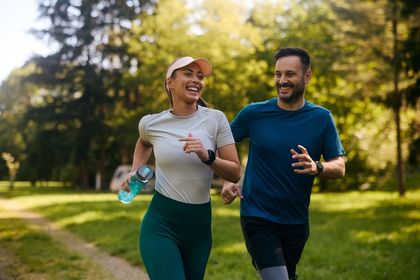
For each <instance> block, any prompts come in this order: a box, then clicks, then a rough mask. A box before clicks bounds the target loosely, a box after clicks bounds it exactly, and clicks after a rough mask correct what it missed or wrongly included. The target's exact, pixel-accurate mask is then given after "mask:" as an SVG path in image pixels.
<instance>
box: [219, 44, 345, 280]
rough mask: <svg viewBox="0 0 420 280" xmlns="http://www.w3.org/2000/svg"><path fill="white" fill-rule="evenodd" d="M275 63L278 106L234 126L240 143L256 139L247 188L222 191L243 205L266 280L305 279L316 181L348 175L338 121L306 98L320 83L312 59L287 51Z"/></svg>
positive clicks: (259, 109) (248, 114) (266, 106)
mask: <svg viewBox="0 0 420 280" xmlns="http://www.w3.org/2000/svg"><path fill="white" fill-rule="evenodd" d="M274 57H275V59H276V68H275V86H276V89H277V93H278V96H277V98H273V99H271V100H267V101H263V102H258V103H253V104H250V105H248V106H246V107H245V108H243V109H242V110H241V111H240V112H239V113H238V115H237V116H236V117H235V119H234V120H233V121H232V123H231V129H232V132H233V136H234V138H235V141H236V142H240V141H241V140H243V139H244V138H249V157H248V163H247V166H246V171H245V178H244V182H243V187H242V189H241V188H240V187H239V185H236V184H233V183H230V182H225V183H224V186H223V190H222V198H223V200H224V202H225V203H226V204H229V203H231V202H232V201H233V200H234V199H235V197H237V196H239V197H240V198H241V199H242V200H241V226H242V231H243V234H244V238H245V242H246V246H247V249H248V252H249V253H250V255H251V257H252V261H253V265H254V266H255V268H256V269H257V270H258V272H259V274H260V276H261V278H262V279H264V280H274V279H275V280H279V279H297V276H296V265H297V263H298V262H299V259H300V256H301V254H302V251H303V248H304V246H305V243H306V241H307V239H308V236H309V224H308V208H309V201H310V195H311V189H312V185H313V182H314V179H315V177H316V176H319V177H322V178H340V177H342V176H344V173H345V162H344V157H343V156H344V149H343V146H342V144H341V142H340V139H339V136H338V133H337V130H336V126H335V124H334V120H333V118H332V115H331V113H330V112H329V111H328V110H327V109H325V108H323V107H321V106H318V105H315V104H313V103H310V102H308V101H306V100H305V97H304V95H305V89H306V86H307V85H308V83H309V81H310V79H311V75H312V72H311V62H310V57H309V55H308V53H307V52H306V51H305V50H304V49H301V48H282V49H280V50H278V52H277V53H276V54H275V56H274ZM321 155H322V157H323V161H322V162H321V161H320V159H321Z"/></svg>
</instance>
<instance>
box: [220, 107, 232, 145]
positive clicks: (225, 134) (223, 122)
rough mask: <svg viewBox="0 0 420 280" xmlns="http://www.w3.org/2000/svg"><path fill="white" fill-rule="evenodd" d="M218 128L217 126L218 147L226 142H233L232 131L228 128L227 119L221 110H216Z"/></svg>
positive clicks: (226, 143)
mask: <svg viewBox="0 0 420 280" xmlns="http://www.w3.org/2000/svg"><path fill="white" fill-rule="evenodd" d="M218 113H219V117H218V120H219V122H218V128H217V138H216V147H217V148H220V147H223V146H226V145H228V144H235V140H234V139H233V135H232V131H231V130H230V126H229V121H228V120H227V118H226V116H225V114H224V113H223V112H221V111H218Z"/></svg>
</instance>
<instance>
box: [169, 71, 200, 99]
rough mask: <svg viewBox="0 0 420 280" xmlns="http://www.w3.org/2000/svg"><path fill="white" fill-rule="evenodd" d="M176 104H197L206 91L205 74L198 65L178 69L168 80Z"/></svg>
mask: <svg viewBox="0 0 420 280" xmlns="http://www.w3.org/2000/svg"><path fill="white" fill-rule="evenodd" d="M167 86H168V88H169V89H170V90H171V94H172V99H173V102H174V103H177V102H182V103H189V104H191V103H195V102H197V101H198V99H199V98H200V96H201V93H202V92H203V89H204V74H203V72H202V71H201V68H200V67H199V66H198V65H197V64H196V63H191V64H189V65H187V66H185V67H182V68H180V69H177V70H176V71H175V72H174V75H172V77H171V78H169V79H168V82H167Z"/></svg>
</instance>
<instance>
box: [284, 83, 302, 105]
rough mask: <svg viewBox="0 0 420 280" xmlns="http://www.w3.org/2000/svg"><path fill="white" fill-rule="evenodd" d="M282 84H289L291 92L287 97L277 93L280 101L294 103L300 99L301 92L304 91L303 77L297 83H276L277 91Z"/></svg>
mask: <svg viewBox="0 0 420 280" xmlns="http://www.w3.org/2000/svg"><path fill="white" fill-rule="evenodd" d="M282 86H289V87H290V88H292V93H291V94H290V95H289V96H287V97H285V96H282V95H281V94H278V96H279V99H281V101H283V102H285V103H288V104H293V103H296V102H297V101H298V100H300V99H301V98H302V97H303V94H304V93H305V79H304V78H302V80H301V81H300V83H298V84H297V85H294V84H292V83H283V84H279V83H277V91H279V90H280V88H281V87H282Z"/></svg>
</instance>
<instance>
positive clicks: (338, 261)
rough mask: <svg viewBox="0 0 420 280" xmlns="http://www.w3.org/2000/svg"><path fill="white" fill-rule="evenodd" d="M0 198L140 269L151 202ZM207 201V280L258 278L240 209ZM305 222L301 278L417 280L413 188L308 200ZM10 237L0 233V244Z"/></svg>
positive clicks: (43, 194) (89, 196)
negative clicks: (140, 238)
mask: <svg viewBox="0 0 420 280" xmlns="http://www.w3.org/2000/svg"><path fill="white" fill-rule="evenodd" d="M0 196H2V197H9V198H11V199H14V200H16V201H18V202H19V203H22V204H24V205H26V206H27V207H28V209H31V210H33V211H36V212H39V213H41V214H42V215H44V216H45V217H47V218H48V219H50V220H51V221H54V222H55V223H57V224H58V225H60V226H62V227H63V228H65V229H67V230H69V231H71V232H73V233H76V234H78V235H80V236H82V237H83V238H84V239H86V240H87V241H89V242H93V243H95V244H96V245H97V246H98V247H100V248H102V249H103V250H105V251H107V252H110V253H111V254H113V255H118V256H121V257H123V258H125V259H127V260H128V261H130V262H131V263H133V264H136V265H140V266H142V263H141V260H140V258H139V253H138V245H137V243H138V230H139V226H140V221H141V218H142V217H143V215H144V213H145V211H146V208H147V205H148V203H149V201H150V198H151V196H150V195H140V196H138V197H137V198H136V200H135V202H133V203H132V204H131V205H123V204H121V203H119V202H118V201H117V200H116V194H111V193H80V192H75V191H73V190H71V189H66V188H58V187H37V188H32V189H31V188H29V187H21V186H19V185H17V186H16V188H15V190H14V191H12V192H9V191H7V188H6V187H5V186H2V185H0ZM212 202H213V249H212V253H211V256H210V260H209V263H208V266H207V271H206V277H205V279H208V280H222V279H223V280H226V279H228V280H234V279H238V280H246V279H258V277H257V274H256V272H255V271H254V269H253V268H252V265H251V262H250V258H249V256H248V254H247V252H246V249H245V246H244V242H243V238H242V234H241V230H240V226H239V202H238V201H236V202H235V203H233V204H232V205H229V206H225V205H223V204H222V202H221V199H220V198H219V197H218V196H217V195H214V196H213V199H212ZM14 222H16V223H18V221H14ZM19 223H20V222H19ZM310 223H311V235H310V238H309V241H308V243H307V246H306V248H305V251H304V254H303V257H302V259H301V262H300V264H299V265H298V274H299V276H300V279H303V280H305V279H325V280H328V279H334V280H335V279H349V280H350V279H351V280H354V279H395V280H397V279H407V280H409V279H412V280H417V279H420V266H419V264H420V190H419V189H417V190H413V191H408V192H407V194H406V197H405V198H399V197H398V195H397V194H396V193H395V192H392V193H391V192H379V191H371V192H363V193H360V192H349V193H342V194H313V195H312V202H311V210H310ZM4 228H6V229H8V230H9V231H12V230H13V231H15V234H17V235H22V234H23V232H25V231H26V230H25V227H24V226H22V225H21V226H16V227H10V220H9V219H7V218H5V217H1V219H0V232H3V229H4ZM8 238H9V239H10V237H5V236H4V234H1V235H0V244H3V243H4V242H7V239H8ZM19 242H23V241H22V240H19ZM19 242H16V244H18V243H19ZM38 242H47V241H44V240H42V239H40V240H38V239H36V238H35V239H34V240H32V241H31V244H37V243H38ZM48 242H50V241H48ZM16 244H15V245H16ZM33 246H36V245H33ZM11 249H12V250H13V248H11ZM54 251H55V250H54ZM58 251H59V250H58ZM51 254H54V252H51ZM57 254H59V253H57ZM44 258H45V257H44V256H43V255H42V256H41V259H42V260H44ZM45 262H46V261H45ZM38 265H39V264H36V266H38ZM69 265H71V261H70V260H69ZM32 266H34V264H33V265H32ZM68 279H70V278H68ZM80 279H89V278H86V277H82V278H80ZM90 279H93V278H90Z"/></svg>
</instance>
